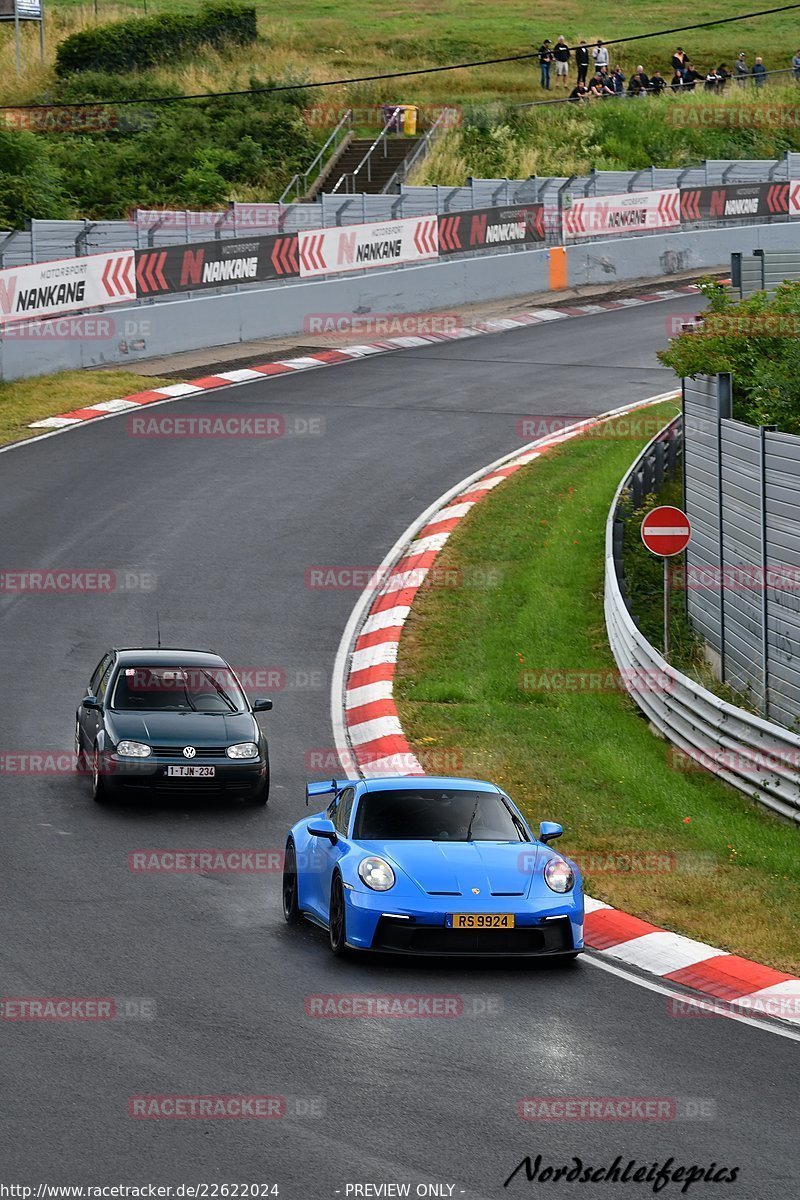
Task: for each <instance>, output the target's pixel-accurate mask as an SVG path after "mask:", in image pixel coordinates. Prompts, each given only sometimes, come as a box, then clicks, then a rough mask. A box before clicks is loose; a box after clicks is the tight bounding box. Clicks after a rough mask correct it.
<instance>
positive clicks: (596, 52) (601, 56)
mask: <svg viewBox="0 0 800 1200" xmlns="http://www.w3.org/2000/svg"><path fill="white" fill-rule="evenodd" d="M592 58H593V59H594V65H595V70H597V71H599V70H600V68H601V67H606V69H607V68H608V50H606V48H605V46H604V45H603V43H602V42H601V41H600V40H599V39H598V41H597V45H596V46H593V47H592Z"/></svg>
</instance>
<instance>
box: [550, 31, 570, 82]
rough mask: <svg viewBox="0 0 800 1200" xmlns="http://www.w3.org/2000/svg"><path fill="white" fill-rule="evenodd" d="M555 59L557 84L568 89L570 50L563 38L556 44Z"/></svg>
mask: <svg viewBox="0 0 800 1200" xmlns="http://www.w3.org/2000/svg"><path fill="white" fill-rule="evenodd" d="M553 57H554V58H555V60H556V84H557V85H558V86H559V87H562V88H567V87H569V58H570V50H569V46H568V45H567V43H566V42H565V41H564V38H563V36H562V37H560V38H559V39H558V41H557V42H556V45H555V49H554V50H553Z"/></svg>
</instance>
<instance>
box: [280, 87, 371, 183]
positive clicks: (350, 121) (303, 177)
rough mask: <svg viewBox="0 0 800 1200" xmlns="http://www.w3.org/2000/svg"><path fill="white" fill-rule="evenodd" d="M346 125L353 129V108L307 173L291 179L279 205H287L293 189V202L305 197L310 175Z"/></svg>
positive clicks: (332, 134)
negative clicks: (287, 198) (300, 185)
mask: <svg viewBox="0 0 800 1200" xmlns="http://www.w3.org/2000/svg"><path fill="white" fill-rule="evenodd" d="M345 125H347V126H348V127H350V128H352V125H353V110H352V108H348V110H347V112H346V113H345V114H344V116H343V117H342V119H341V121H340V122H339V124H338V125H337V126H336V128H335V129H334V130H333V132H332V133H331V135H330V137H329V138H328V140H327V141H326V142H325V145H324V146H323V147H322V149H321V150H320V152H319V154H318V155H317V156H316V158H315V159H314V160H313V162H311V164H310V165H309V166H308V167H307V168H306V170H305V171H303V172H302V174H297V175H295V176H293V178H292V179H290V181H289V182H288V183H287V185H286V187H285V188H284V189H283V193H282V195H281V197H280V199H279V200H278V204H285V203H286V197H287V196H288V195H289V193H290V192H291V191H292V189H294V195H293V196H292V200H299V199H300V197H301V196H304V195H305V194H306V192H307V191H308V177H309V175H311V172H312V171H313V170H314V168H315V167H316V166H317V164H318V163H319V162H321V160H322V157H323V155H324V154H325V151H326V150H327V149H328V147H329V146H330V144H331V142H332V141H334V140H335V138H336V137H337V136H338V135H339V133H340V132H341V130H342V129H343V128H344V126H345ZM337 149H338V147H337ZM331 157H332V156H331ZM317 174H319V172H317ZM300 180H302V181H303V187H302V189H300V188H299V187H297V186H296V185H297V184H298V183H299V181H300Z"/></svg>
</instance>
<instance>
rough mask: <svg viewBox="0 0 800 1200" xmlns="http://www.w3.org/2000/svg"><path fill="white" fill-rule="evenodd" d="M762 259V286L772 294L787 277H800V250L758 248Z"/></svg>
mask: <svg viewBox="0 0 800 1200" xmlns="http://www.w3.org/2000/svg"><path fill="white" fill-rule="evenodd" d="M755 254H756V257H758V258H760V259H761V260H762V279H763V283H762V284H761V286H762V287H763V288H765V289H766V292H767V295H768V296H769V295H772V294H773V293H774V291H775V289H776V288H777V287H778V285H779V284H781V283H783V281H784V280H785V279H800V250H756V252H755Z"/></svg>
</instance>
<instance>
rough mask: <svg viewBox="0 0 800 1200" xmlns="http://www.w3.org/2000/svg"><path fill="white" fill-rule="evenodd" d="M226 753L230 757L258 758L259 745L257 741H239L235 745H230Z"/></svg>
mask: <svg viewBox="0 0 800 1200" xmlns="http://www.w3.org/2000/svg"><path fill="white" fill-rule="evenodd" d="M225 753H226V754H227V756H228V758H258V746H257V745H256V744H255V742H237V744H236V745H235V746H228V748H227V750H226V751H225Z"/></svg>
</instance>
